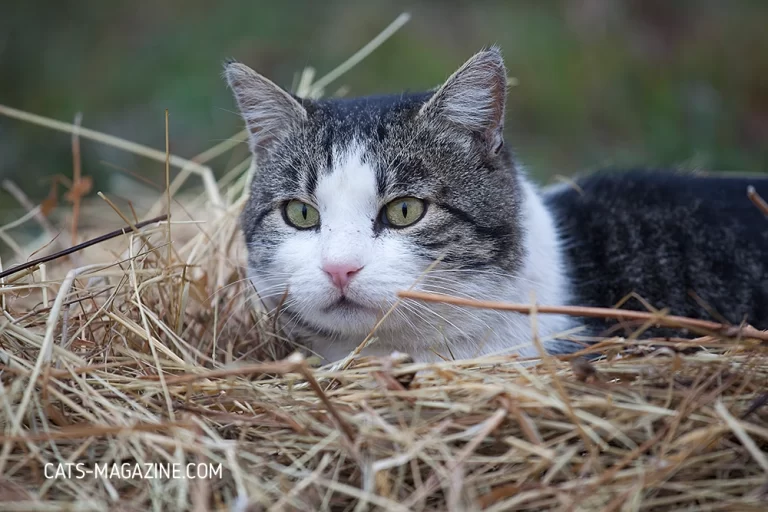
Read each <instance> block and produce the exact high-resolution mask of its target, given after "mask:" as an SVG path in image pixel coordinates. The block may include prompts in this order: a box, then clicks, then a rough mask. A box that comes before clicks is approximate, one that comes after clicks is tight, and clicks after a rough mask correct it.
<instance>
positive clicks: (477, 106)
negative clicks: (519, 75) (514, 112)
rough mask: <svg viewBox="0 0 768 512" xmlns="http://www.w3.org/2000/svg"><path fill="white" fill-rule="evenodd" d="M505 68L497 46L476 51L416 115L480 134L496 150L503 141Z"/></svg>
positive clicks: (491, 148) (505, 93) (497, 150)
mask: <svg viewBox="0 0 768 512" xmlns="http://www.w3.org/2000/svg"><path fill="white" fill-rule="evenodd" d="M506 96H507V70H506V68H505V66H504V59H503V58H502V56H501V51H500V50H499V48H498V47H496V46H493V47H491V48H488V49H486V50H482V51H480V52H478V53H476V54H475V55H474V56H472V58H470V59H469V60H468V61H467V62H465V63H464V65H462V66H461V67H460V68H459V69H458V70H457V71H456V72H455V73H454V74H453V75H451V76H450V77H449V78H448V80H446V81H445V83H444V84H443V85H442V86H441V87H440V89H438V90H437V92H435V94H434V95H433V96H432V97H431V98H430V99H429V101H428V102H427V103H425V104H424V106H422V107H421V110H420V111H419V116H423V117H425V118H430V119H437V120H441V121H445V122H447V123H448V124H449V125H452V126H454V127H457V128H459V129H460V130H464V131H468V132H471V133H473V134H479V135H481V136H483V138H484V139H485V141H486V142H487V144H488V149H489V150H490V151H492V152H493V153H498V152H499V151H500V150H501V146H502V144H503V140H504V138H503V129H504V106H505V103H506Z"/></svg>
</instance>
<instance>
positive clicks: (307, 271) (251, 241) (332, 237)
mask: <svg viewBox="0 0 768 512" xmlns="http://www.w3.org/2000/svg"><path fill="white" fill-rule="evenodd" d="M224 74H225V77H226V80H227V82H228V85H229V87H230V88H231V90H232V91H233V93H234V97H235V101H236V103H237V105H238V107H239V111H240V113H241V115H242V118H243V120H244V121H245V125H246V127H247V129H248V133H249V138H248V143H249V147H250V150H251V152H252V155H253V157H254V160H253V161H254V162H255V165H256V172H255V176H254V178H253V182H252V188H251V190H250V196H249V198H248V201H247V204H246V206H245V207H244V209H243V212H242V215H241V227H242V231H243V234H244V237H245V241H246V245H247V250H248V268H249V277H250V279H251V281H252V283H253V285H254V287H255V289H256V291H257V293H258V295H259V298H260V300H261V301H262V302H263V304H264V305H265V306H266V307H267V308H269V309H274V308H277V307H278V306H279V307H280V319H281V326H282V328H283V329H284V331H285V333H286V334H287V335H288V336H289V337H291V338H292V339H294V340H296V341H298V342H299V343H300V344H301V345H303V346H304V347H306V348H307V349H308V350H309V351H311V352H312V353H314V354H317V355H319V356H320V357H321V358H322V360H323V362H325V363H329V362H335V361H338V360H340V359H343V358H345V357H346V356H348V355H349V354H350V352H351V351H353V350H355V348H356V347H358V345H359V344H360V343H361V342H362V341H363V340H364V339H366V337H367V336H368V335H369V334H370V333H371V332H372V329H374V327H376V330H375V331H374V332H373V338H372V340H371V343H370V344H369V345H368V346H367V348H366V349H365V350H364V351H363V354H371V355H386V354H389V353H391V352H393V351H399V352H404V353H407V354H409V355H410V356H411V357H412V358H413V359H414V360H415V361H417V362H433V361H441V360H445V359H467V358H473V357H477V356H482V355H488V354H518V355H520V356H524V357H531V356H534V357H535V356H538V355H540V354H539V352H538V350H537V348H536V345H535V344H534V343H533V335H534V327H533V324H532V319H531V317H529V316H526V315H523V314H517V313H509V312H500V311H493V310H483V309H473V308H462V307H459V306H455V305H449V304H439V303H425V302H418V301H411V300H403V301H400V302H398V299H397V295H396V294H397V292H398V291H400V290H406V289H409V288H411V287H413V289H415V290H421V291H426V292H431V293H438V294H447V295H453V296H458V297H466V298H474V299H483V300H494V301H504V302H512V303H527V304H529V303H531V301H532V300H535V301H536V302H537V303H539V304H546V305H582V306H603V307H611V306H614V305H615V304H617V303H618V302H620V301H621V300H622V299H623V298H624V297H626V296H627V295H628V294H631V293H635V294H637V296H639V297H642V298H643V299H645V300H646V301H647V302H648V303H650V304H651V305H652V306H654V307H658V308H669V310H670V312H671V313H673V314H678V315H686V316H691V317H698V318H713V316H712V315H718V314H719V315H720V316H718V317H715V318H714V319H715V320H718V321H721V320H723V319H724V320H727V321H728V322H731V323H734V324H739V323H740V322H743V321H744V320H746V321H747V322H749V323H751V324H752V325H754V326H755V327H757V328H760V329H766V328H768V219H766V218H765V216H764V215H763V214H762V213H761V212H760V211H759V210H758V209H757V208H756V207H755V205H753V204H752V203H751V201H750V200H749V199H748V198H747V194H746V191H747V186H748V185H754V186H755V187H756V189H757V191H758V192H759V193H761V194H762V195H763V196H764V197H768V180H766V179H746V178H736V177H706V178H705V177H697V176H693V175H690V174H685V173H681V172H677V171H668V172H662V171H645V170H639V171H628V172H615V171H614V172H605V171H603V172H596V173H593V174H589V175H586V176H580V177H577V178H575V179H574V181H573V182H572V183H566V184H558V185H554V186H549V187H544V188H542V187H539V186H537V185H535V184H534V183H533V182H532V181H531V180H530V179H529V178H528V176H527V174H526V172H525V170H524V168H523V167H522V166H521V165H520V164H519V162H517V161H516V160H517V159H516V156H515V155H514V154H513V151H511V150H510V149H509V148H508V147H507V145H506V144H505V140H504V134H503V131H504V122H505V103H506V97H507V72H506V67H505V64H504V61H503V58H502V55H501V51H500V50H499V48H498V47H489V48H486V49H483V50H482V51H480V52H478V53H476V54H475V55H474V56H472V57H471V58H470V59H469V60H468V61H466V62H465V63H464V64H463V65H462V66H461V67H460V68H459V69H458V70H457V71H455V72H454V73H453V74H452V75H451V76H450V77H449V78H448V79H447V80H446V81H445V82H444V83H443V84H442V85H441V86H440V87H439V88H437V89H436V90H431V91H427V92H420V93H409V94H396V95H381V96H367V97H359V98H329V99H317V100H309V99H306V98H299V97H296V96H294V95H292V94H290V93H289V92H287V91H285V90H284V89H282V88H280V87H279V86H278V85H276V84H275V83H273V82H272V81H270V80H269V79H267V78H265V77H263V76H262V75H260V74H258V73H256V72H255V71H253V70H252V69H250V68H248V67H247V66H245V65H244V64H241V63H238V62H236V61H229V62H228V63H227V64H226V66H225V72H224ZM414 283H415V284H414ZM630 302H632V301H630ZM393 307H394V308H393ZM627 307H631V308H642V307H644V306H643V304H642V302H639V301H637V300H635V301H634V302H633V303H632V304H627ZM390 310H391V311H390ZM387 313H388V314H387ZM614 324H615V322H614V323H606V322H605V321H601V320H599V319H598V320H584V319H579V318H576V317H572V316H565V315H559V314H542V315H537V316H536V319H535V333H536V335H538V336H539V338H540V339H541V340H542V342H543V346H544V347H545V349H546V350H547V351H549V352H551V353H569V352H573V351H575V350H578V349H580V348H582V347H583V346H584V343H582V342H579V341H578V340H576V341H574V336H573V333H578V332H581V333H582V334H581V335H582V336H584V335H585V334H584V333H586V335H596V334H597V333H599V332H603V331H605V330H606V329H607V328H610V327H611V325H614ZM569 333H571V334H569Z"/></svg>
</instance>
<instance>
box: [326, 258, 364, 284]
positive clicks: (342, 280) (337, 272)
mask: <svg viewBox="0 0 768 512" xmlns="http://www.w3.org/2000/svg"><path fill="white" fill-rule="evenodd" d="M361 268H363V267H361V266H359V265H355V264H354V263H326V264H325V265H323V271H324V272H325V273H326V274H328V275H329V276H330V278H331V281H333V284H335V285H336V288H338V289H339V290H343V289H344V288H346V286H347V283H349V280H350V279H352V276H354V275H355V274H356V273H357V272H359V271H360V269H361Z"/></svg>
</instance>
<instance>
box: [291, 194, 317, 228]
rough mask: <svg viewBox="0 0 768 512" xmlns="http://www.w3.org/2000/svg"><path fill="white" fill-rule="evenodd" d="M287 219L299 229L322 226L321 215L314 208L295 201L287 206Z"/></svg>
mask: <svg viewBox="0 0 768 512" xmlns="http://www.w3.org/2000/svg"><path fill="white" fill-rule="evenodd" d="M284 211H285V219H286V221H287V222H288V224H290V225H291V226H293V227H295V228H298V229H309V228H313V227H315V226H317V225H318V224H320V213H319V212H318V211H317V210H316V209H315V207H314V206H310V205H308V204H307V203H304V202H302V201H299V200H298V199H294V200H292V201H288V204H286V205H285V209H284Z"/></svg>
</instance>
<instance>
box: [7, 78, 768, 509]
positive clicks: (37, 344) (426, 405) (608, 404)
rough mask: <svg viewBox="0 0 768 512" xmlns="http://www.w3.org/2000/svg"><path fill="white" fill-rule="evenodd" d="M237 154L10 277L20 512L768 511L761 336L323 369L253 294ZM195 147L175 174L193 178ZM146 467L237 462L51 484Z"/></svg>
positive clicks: (361, 362)
mask: <svg viewBox="0 0 768 512" xmlns="http://www.w3.org/2000/svg"><path fill="white" fill-rule="evenodd" d="M303 77H304V79H303V80H302V82H301V84H300V87H301V88H303V89H302V90H304V91H307V92H311V91H316V88H317V85H316V84H317V82H316V83H315V85H313V84H312V83H311V73H305V74H304V75H303ZM320 83H322V82H320ZM316 93H319V92H316ZM38 121H39V120H38ZM57 129H65V128H64V127H58V128H57ZM79 133H80V134H81V135H82V133H83V132H82V131H80V132H79ZM102 142H107V143H109V142H108V141H102ZM229 148H231V144H230V145H229V146H228V147H222V146H219V147H217V148H213V149H212V150H210V151H209V152H207V153H206V155H205V156H204V157H203V158H201V159H198V161H197V163H195V164H194V165H195V166H194V172H197V173H198V174H199V175H200V176H201V177H202V178H203V180H204V193H203V195H201V196H199V197H197V196H179V195H176V196H175V202H174V203H173V206H172V208H171V214H172V219H173V221H172V222H171V223H160V224H157V225H155V226H152V227H148V228H145V229H143V230H140V231H137V232H131V233H129V234H127V235H125V236H122V237H120V238H117V239H114V240H111V241H109V242H106V243H104V244H101V245H99V246H97V247H92V248H90V249H88V250H87V251H84V252H81V253H77V254H76V255H74V256H73V257H72V259H67V258H63V259H60V260H57V261H56V262H55V263H52V264H49V265H47V266H45V267H42V268H37V269H35V270H34V272H31V273H19V274H14V275H11V276H9V277H8V278H7V280H6V281H5V283H4V285H3V286H2V287H0V294H1V295H0V301H2V304H0V305H1V306H2V313H3V317H2V318H1V319H0V359H1V361H0V362H1V363H2V367H1V369H0V385H1V387H0V424H1V425H2V430H3V435H2V448H0V501H2V502H3V503H2V505H0V508H2V509H3V510H112V511H115V510H142V511H143V510H187V509H190V510H195V511H204V510H233V511H235V510H237V511H241V510H302V511H308V510H350V511H352V510H356V511H360V510H395V511H397V510H402V511H406V510H451V511H457V510H574V511H576V510H606V511H608V510H670V509H679V510H739V511H746V510H764V509H765V507H766V502H767V501H768V477H767V476H766V475H767V473H768V455H767V454H766V447H767V446H768V421H767V420H768V413H766V410H765V408H763V407H762V405H763V404H764V403H765V402H768V394H767V392H768V361H767V360H766V355H765V349H764V346H763V344H762V343H761V341H760V340H758V339H756V338H752V337H749V338H745V339H741V340H733V339H726V338H724V337H722V338H721V337H718V336H706V337H702V338H699V339H697V340H695V341H693V342H691V341H683V340H666V341H662V340H659V341H658V343H656V344H655V345H654V346H653V348H651V346H650V345H649V344H648V343H647V342H640V341H635V340H625V339H618V338H616V339H606V340H603V342H601V343H600V344H599V345H598V346H597V347H595V348H594V349H592V350H593V351H594V352H596V353H598V352H599V353H601V354H602V355H603V358H602V359H601V360H599V361H596V362H594V363H586V362H585V361H584V360H579V359H571V360H566V359H567V358H564V359H562V360H561V359H555V358H550V357H548V358H545V359H544V360H543V361H541V362H533V363H535V364H522V362H521V361H519V360H517V359H515V358H514V357H493V358H491V357H486V358H480V359H477V360H472V361H463V362H445V363H441V364H431V365H417V364H411V363H409V362H408V361H406V360H402V359H396V358H383V359H365V358H360V359H357V360H355V361H353V362H351V363H350V364H348V365H346V367H345V368H343V369H341V368H338V367H337V368H333V367H330V368H319V369H318V368H311V365H310V361H306V360H304V359H303V358H301V357H298V356H295V355H293V356H291V355H289V354H290V352H291V347H290V345H289V344H288V343H287V342H285V341H284V340H281V339H280V338H279V336H277V335H275V334H274V329H273V327H274V323H273V319H272V318H271V317H270V316H269V315H268V314H266V313H264V312H261V311H259V310H258V308H254V307H252V306H253V305H252V304H250V303H249V302H248V298H249V297H250V296H251V295H252V293H253V290H252V289H251V288H250V285H249V284H248V283H247V281H245V280H244V277H245V275H244V269H243V268H242V262H243V261H244V253H243V246H242V241H241V240H240V235H239V232H238V226H237V215H238V213H239V210H240V208H241V206H242V204H243V201H244V199H245V196H244V193H243V191H244V190H247V181H248V174H247V173H235V174H234V175H232V178H234V179H230V178H226V179H225V181H226V182H227V183H228V184H227V185H225V184H224V183H222V182H221V181H220V182H218V183H216V182H215V181H214V182H212V181H211V177H210V176H212V175H209V174H207V173H208V172H210V171H209V170H207V168H206V167H204V166H203V163H204V160H205V158H206V157H208V158H209V157H211V155H216V154H218V153H217V152H222V151H226V150H227V149H229ZM127 149H131V148H127ZM133 149H135V148H133ZM145 156H150V157H152V156H151V155H145ZM155 156H157V155H155ZM157 159H158V160H160V158H159V157H158V158H157ZM161 161H162V160H161ZM175 161H176V162H177V163H179V166H180V167H182V173H181V176H182V178H179V180H180V181H179V182H175V183H170V187H171V188H172V189H173V188H174V187H176V188H178V185H179V184H180V182H181V181H183V180H184V179H186V177H187V176H189V173H187V174H186V175H185V174H184V173H185V172H186V171H185V170H184V168H185V167H184V166H185V165H186V163H185V162H186V161H179V160H178V159H177V160H175ZM169 163H170V164H173V161H169ZM212 183H213V184H212ZM212 187H215V190H212ZM174 190H175V189H174ZM164 197H165V196H164V195H161V194H159V195H158V204H157V205H155V206H154V207H152V208H150V211H148V212H146V215H147V216H152V215H157V214H158V213H161V212H162V211H164V209H165V208H167V205H165V203H164V200H165V199H164ZM91 204H92V203H89V202H85V203H84V204H83V213H82V214H83V215H87V212H88V211H91V210H89V208H91V206H90V205H91ZM97 211H100V215H101V216H104V215H105V213H104V212H105V211H107V212H109V213H113V212H112V210H111V209H107V208H106V207H102V208H101V209H100V210H97ZM189 212H193V214H189ZM114 215H115V218H116V219H118V221H119V222H120V223H122V222H123V220H122V219H121V217H120V215H118V213H116V212H114ZM122 215H123V216H124V217H125V218H127V219H131V214H130V212H123V213H122ZM33 217H34V215H32V214H31V215H30V220H31V219H32V218H33ZM191 221H196V222H195V223H192V222H191ZM62 229H63V230H64V232H65V233H67V232H68V228H67V226H64V227H62ZM105 231H106V230H105ZM6 234H7V233H6ZM97 234H101V233H95V232H94V233H90V232H84V231H81V232H80V235H81V239H82V238H88V237H91V236H95V235H97ZM169 235H170V240H171V241H172V243H169V238H168V237H169ZM73 269H74V270H73ZM726 334H727V333H726ZM730 334H733V333H730ZM692 347H696V348H697V349H698V350H695V351H692V350H690V349H691V348H692ZM529 363H531V362H529ZM147 462H153V463H164V464H165V463H175V464H186V463H189V462H195V463H210V464H213V465H214V466H215V465H217V464H221V467H222V468H223V471H222V474H221V477H218V476H216V477H214V478H208V479H186V478H161V479H142V478H119V477H112V478H107V477H103V476H92V475H88V476H86V477H85V478H82V479H77V478H46V464H47V463H54V464H60V463H61V464H64V463H82V464H84V466H83V467H84V468H86V469H88V468H93V467H95V465H96V464H101V465H109V464H113V463H114V464H118V465H119V464H123V463H129V464H131V465H133V464H135V463H142V464H143V463H147ZM131 467H133V466H131ZM48 471H49V472H50V466H49V467H48ZM74 471H75V470H73V474H77V473H75V472H74Z"/></svg>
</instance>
